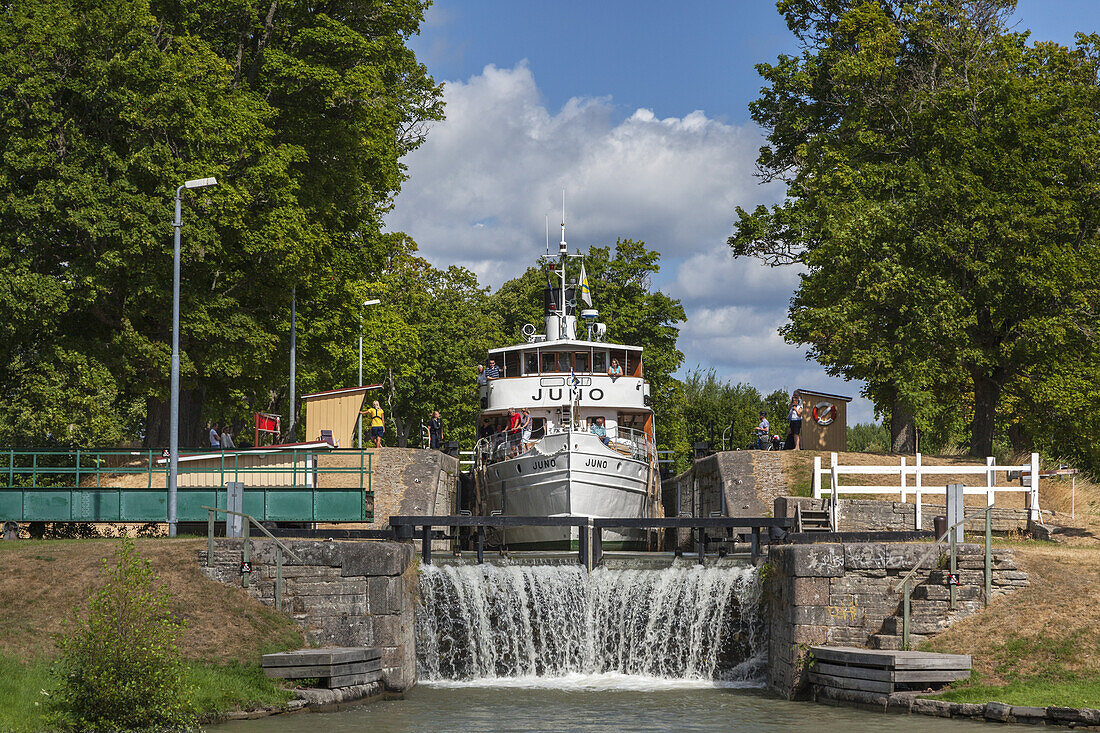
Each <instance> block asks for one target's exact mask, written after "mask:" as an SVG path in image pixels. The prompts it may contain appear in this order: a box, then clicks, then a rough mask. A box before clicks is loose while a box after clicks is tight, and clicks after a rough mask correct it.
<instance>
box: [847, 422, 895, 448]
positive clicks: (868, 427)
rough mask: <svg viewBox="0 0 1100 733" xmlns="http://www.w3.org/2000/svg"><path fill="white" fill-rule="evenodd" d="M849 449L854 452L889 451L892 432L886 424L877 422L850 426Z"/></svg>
mask: <svg viewBox="0 0 1100 733" xmlns="http://www.w3.org/2000/svg"><path fill="white" fill-rule="evenodd" d="M848 450H850V451H852V452H853V453H889V452H890V433H889V431H887V430H886V426H885V425H879V424H876V423H857V424H856V425H852V426H849V428H848Z"/></svg>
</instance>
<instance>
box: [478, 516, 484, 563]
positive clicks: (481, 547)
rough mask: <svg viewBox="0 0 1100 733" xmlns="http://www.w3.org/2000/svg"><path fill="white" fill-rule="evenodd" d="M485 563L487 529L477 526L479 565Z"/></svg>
mask: <svg viewBox="0 0 1100 733" xmlns="http://www.w3.org/2000/svg"><path fill="white" fill-rule="evenodd" d="M483 562H485V528H484V527H482V526H481V525H480V524H479V525H478V526H477V564H478V565H481V564H482V563H483Z"/></svg>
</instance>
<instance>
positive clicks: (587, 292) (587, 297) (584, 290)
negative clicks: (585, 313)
mask: <svg viewBox="0 0 1100 733" xmlns="http://www.w3.org/2000/svg"><path fill="white" fill-rule="evenodd" d="M581 300H583V301H584V302H585V303H588V304H589V305H592V288H590V287H589V286H588V275H587V274H585V272H584V260H581Z"/></svg>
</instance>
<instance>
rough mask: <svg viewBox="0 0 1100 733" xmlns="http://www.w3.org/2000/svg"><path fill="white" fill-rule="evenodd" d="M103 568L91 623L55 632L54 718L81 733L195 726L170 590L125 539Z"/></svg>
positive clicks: (56, 723)
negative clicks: (113, 562) (57, 651)
mask: <svg viewBox="0 0 1100 733" xmlns="http://www.w3.org/2000/svg"><path fill="white" fill-rule="evenodd" d="M103 570H104V573H105V574H106V576H107V582H106V583H105V584H104V585H103V587H102V588H100V589H99V591H98V592H96V594H95V596H94V597H93V598H92V600H91V603H90V604H89V609H88V619H87V621H84V622H80V623H78V624H77V626H76V627H75V628H73V629H72V630H71V631H70V632H69V633H65V634H61V635H59V637H58V648H59V649H60V651H61V657H60V659H59V660H58V662H57V665H56V666H55V677H56V679H57V688H56V689H55V690H54V692H53V694H52V696H51V708H50V715H51V720H52V722H53V723H54V724H55V725H57V726H58V727H59V728H62V729H64V730H80V731H141V730H166V729H168V730H181V729H192V728H194V727H196V721H195V717H194V713H193V706H192V703H191V697H192V691H191V689H190V687H188V686H187V685H186V684H184V681H183V671H184V668H183V663H182V660H181V658H180V654H179V647H178V645H177V636H178V633H179V625H178V624H177V623H175V622H174V621H173V620H172V619H171V616H170V612H169V610H168V593H167V590H166V589H165V588H164V586H162V585H159V584H157V578H156V574H155V573H154V572H153V568H152V566H151V565H150V563H149V561H148V560H147V559H145V558H143V557H141V555H139V554H138V551H137V548H135V547H134V542H133V540H131V539H128V538H123V539H122V540H120V541H119V544H118V550H117V563H116V565H115V566H114V567H113V568H112V567H111V566H110V564H109V563H108V561H107V560H104V561H103Z"/></svg>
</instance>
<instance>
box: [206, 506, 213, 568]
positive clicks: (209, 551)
mask: <svg viewBox="0 0 1100 733" xmlns="http://www.w3.org/2000/svg"><path fill="white" fill-rule="evenodd" d="M213 565H214V510H213V509H211V510H210V511H209V512H207V517H206V567H208V568H209V567H213Z"/></svg>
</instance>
